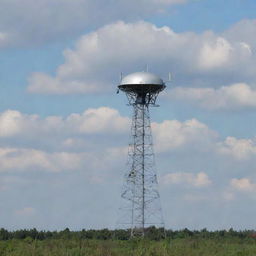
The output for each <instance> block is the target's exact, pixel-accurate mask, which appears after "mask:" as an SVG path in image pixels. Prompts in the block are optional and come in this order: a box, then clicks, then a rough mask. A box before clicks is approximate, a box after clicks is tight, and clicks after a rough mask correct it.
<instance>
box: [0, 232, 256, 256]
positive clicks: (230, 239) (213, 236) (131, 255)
mask: <svg viewBox="0 0 256 256" xmlns="http://www.w3.org/2000/svg"><path fill="white" fill-rule="evenodd" d="M24 232H25V231H19V232H16V231H15V232H12V233H9V237H7V233H3V232H2V235H3V234H5V235H6V236H5V237H4V236H2V237H1V236H0V238H2V239H0V256H255V255H256V239H255V235H254V233H253V234H252V233H251V232H235V231H228V232H227V231H218V232H208V231H205V230H204V231H200V232H198V231H197V232H196V231H194V232H192V231H189V230H185V231H184V230H183V231H177V232H171V233H170V232H169V233H168V232H167V235H168V236H167V238H166V239H158V238H157V239H149V238H145V239H133V240H129V239H126V237H124V236H122V239H123V240H121V239H116V238H115V239H113V237H112V238H110V237H108V236H106V230H104V231H103V232H98V231H94V232H91V233H86V232H87V231H85V232H84V233H82V232H81V231H79V232H70V231H67V230H64V231H61V232H52V233H51V232H41V235H40V233H39V232H38V233H37V235H36V236H37V237H33V234H34V235H35V234H36V233H35V230H32V231H26V232H27V233H26V232H25V233H24ZM10 234H11V235H10ZM24 234H25V235H24ZM28 234H31V236H28ZM43 234H44V235H45V236H44V237H43V236H42V235H43ZM88 234H90V236H91V235H94V236H95V237H97V236H98V239H95V238H91V237H90V238H88V237H85V236H88ZM109 234H110V235H111V232H110V233H109ZM0 235H1V232H0Z"/></svg>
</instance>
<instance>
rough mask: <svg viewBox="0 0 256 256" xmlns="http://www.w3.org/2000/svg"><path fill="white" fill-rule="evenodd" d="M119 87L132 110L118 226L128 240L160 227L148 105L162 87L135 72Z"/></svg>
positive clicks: (156, 80)
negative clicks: (127, 234)
mask: <svg viewBox="0 0 256 256" xmlns="http://www.w3.org/2000/svg"><path fill="white" fill-rule="evenodd" d="M118 88H119V89H120V90H121V91H123V92H125V93H126V95H127V98H128V102H129V105H130V106H132V107H133V117H132V128H131V143H130V145H129V150H128V163H127V170H126V173H125V178H124V186H123V190H122V195H121V196H122V199H123V200H122V203H123V204H122V206H121V208H120V210H121V211H120V215H121V216H120V219H119V221H118V226H119V227H120V228H124V229H130V232H131V237H144V236H145V235H146V232H147V228H149V227H152V226H155V227H157V228H163V235H164V221H163V215H162V209H161V204H160V195H159V192H158V182H157V175H156V168H155V157H154V151H153V142H152V133H151V125H150V114H149V106H155V102H156V99H157V96H158V94H159V92H161V91H162V90H164V88H165V84H164V82H163V81H162V79H160V78H159V77H157V76H155V75H153V74H151V73H148V72H138V73H133V74H130V75H128V76H126V77H124V78H123V79H122V81H121V84H120V85H119V86H118Z"/></svg>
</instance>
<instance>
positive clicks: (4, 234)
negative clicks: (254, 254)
mask: <svg viewBox="0 0 256 256" xmlns="http://www.w3.org/2000/svg"><path fill="white" fill-rule="evenodd" d="M145 237H146V238H147V239H149V240H156V241H158V240H162V239H165V238H169V239H179V238H180V239H181V238H190V237H191V238H208V239H212V238H214V239H222V238H235V237H237V238H254V239H256V231H254V230H243V231H235V230H233V229H232V228H231V229H229V230H218V231H208V230H207V229H202V230H189V229H187V228H185V229H182V230H176V231H174V230H171V229H168V230H164V229H162V228H155V227H149V228H147V229H146V230H145ZM11 239H36V240H46V239H94V240H129V239H130V231H129V230H123V229H117V230H109V229H101V230H95V229H90V230H85V229H83V230H81V231H71V230H69V229H68V228H66V229H64V230H61V231H38V230H37V229H35V228H33V229H20V230H16V231H8V230H6V229H4V228H1V229H0V240H1V241H4V240H11Z"/></svg>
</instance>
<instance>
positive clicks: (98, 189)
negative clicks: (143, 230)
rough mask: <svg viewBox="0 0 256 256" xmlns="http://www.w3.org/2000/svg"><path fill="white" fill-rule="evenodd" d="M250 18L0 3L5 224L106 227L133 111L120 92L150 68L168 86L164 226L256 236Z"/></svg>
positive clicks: (159, 142)
mask: <svg viewBox="0 0 256 256" xmlns="http://www.w3.org/2000/svg"><path fill="white" fill-rule="evenodd" d="M102 6H104V8H102ZM255 8H256V3H255V1H253V0H228V1H220V0H198V1H196V0H194V1H193V0H161V1H156V0H149V1H143V0H139V1H138V0H136V1H135V0H131V1H121V0H112V1H108V0H106V1H100V0H94V1H93V0H73V1H68V0H61V1H57V0H40V1H37V2H36V3H35V1H32V0H25V1H22V3H21V1H18V0H13V1H9V0H3V1H1V2H0V59H1V61H0V102H1V104H0V206H1V209H2V210H1V211H0V220H1V222H0V226H1V227H4V228H7V229H17V228H32V227H36V228H38V229H50V230H54V229H64V228H66V227H69V228H70V229H75V230H78V229H82V228H104V227H108V228H113V227H115V221H116V219H117V209H118V206H119V205H118V203H117V202H119V198H120V191H121V185H122V180H123V174H124V172H125V163H126V153H127V145H128V142H129V131H130V128H129V127H130V116H131V111H132V110H131V109H130V108H129V107H127V105H126V98H125V96H124V95H122V94H118V95H117V94H116V86H117V84H118V82H119V75H120V72H123V73H124V74H128V73H131V72H135V71H142V70H144V69H145V66H146V64H148V65H149V70H150V71H151V72H153V73H156V74H157V75H159V76H161V77H162V78H163V79H167V76H168V72H171V73H172V77H173V79H172V82H171V83H168V85H167V89H166V91H165V92H164V93H162V95H161V96H160V97H159V104H160V107H159V108H152V109H151V117H152V130H153V136H154V143H155V152H156V162H157V171H158V176H159V187H160V192H161V198H162V200H161V201H162V207H163V211H164V216H165V222H166V227H167V228H172V229H181V228H185V227H187V228H191V229H201V228H204V227H206V228H208V229H228V228H230V227H233V228H235V229H245V228H246V229H255V228H256V227H255V225H254V221H253V220H254V218H253V217H254V215H255V212H256V207H255V206H254V205H255V200H256V197H255V193H256V175H255V170H254V166H255V163H256V162H255V157H256V140H255V127H256V119H255V114H254V113H255V109H256V72H255V65H256V57H255V48H256V44H255V42H256V17H255V16H256V15H255ZM220 209H221V210H220ZM102 212H104V218H102ZM188 212H189V213H190V214H189V216H188V214H187V213H188Z"/></svg>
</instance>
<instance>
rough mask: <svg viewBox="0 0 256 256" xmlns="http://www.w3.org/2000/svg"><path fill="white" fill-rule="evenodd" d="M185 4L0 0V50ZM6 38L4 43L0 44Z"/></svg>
mask: <svg viewBox="0 0 256 256" xmlns="http://www.w3.org/2000/svg"><path fill="white" fill-rule="evenodd" d="M185 2H186V0H161V1H156V0H147V1H145V0H136V1H135V0H130V1H124V0H121V1H120V0H111V1H104V2H102V1H100V0H72V1H70V0H61V1H60V0H40V1H34V0H22V1H20V0H1V1H0V32H1V33H0V47H1V46H17V45H31V44H42V43H44V42H48V41H52V40H59V39H60V38H70V36H71V35H77V34H79V33H81V32H82V31H85V30H88V29H92V28H95V27H98V26H101V25H103V24H106V23H108V22H113V21H116V20H119V19H124V20H137V19H138V18H143V17H149V16H150V15H154V14H158V13H159V12H161V13H163V12H165V8H166V7H168V6H170V5H173V4H183V3H185ZM1 35H2V36H1ZM7 35H8V37H9V38H8V40H9V42H8V44H6V43H5V42H4V41H6V36H7ZM1 39H2V40H1ZM1 41H3V43H1Z"/></svg>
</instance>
